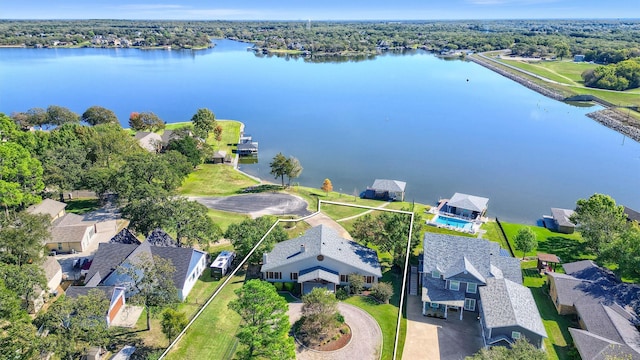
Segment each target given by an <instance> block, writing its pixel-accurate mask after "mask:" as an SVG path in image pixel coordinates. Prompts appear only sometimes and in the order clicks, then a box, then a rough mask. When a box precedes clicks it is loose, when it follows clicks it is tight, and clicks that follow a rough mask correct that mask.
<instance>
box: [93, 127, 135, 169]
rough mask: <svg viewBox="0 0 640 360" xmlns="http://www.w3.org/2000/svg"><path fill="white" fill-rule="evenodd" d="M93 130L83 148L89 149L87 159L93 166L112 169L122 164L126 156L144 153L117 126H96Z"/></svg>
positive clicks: (131, 138) (132, 139)
mask: <svg viewBox="0 0 640 360" xmlns="http://www.w3.org/2000/svg"><path fill="white" fill-rule="evenodd" d="M93 129H94V133H93V135H92V137H91V138H90V139H89V140H88V141H87V144H86V145H85V146H86V147H87V148H88V149H89V154H88V158H89V159H90V160H91V161H92V162H93V163H94V164H97V165H99V166H103V167H107V168H112V167H115V166H117V165H118V164H120V163H122V162H123V159H124V158H125V157H126V156H128V155H131V154H135V153H138V152H143V151H144V150H142V149H140V147H139V146H138V144H137V142H136V140H135V139H134V138H133V137H131V136H129V134H128V133H127V132H126V131H125V130H124V129H122V127H120V125H119V124H111V123H108V124H98V125H96V126H94V127H93Z"/></svg>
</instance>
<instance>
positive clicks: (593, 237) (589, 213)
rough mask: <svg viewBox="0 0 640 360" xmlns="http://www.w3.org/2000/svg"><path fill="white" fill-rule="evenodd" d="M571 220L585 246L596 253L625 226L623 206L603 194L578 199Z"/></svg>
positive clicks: (598, 253) (614, 238)
mask: <svg viewBox="0 0 640 360" xmlns="http://www.w3.org/2000/svg"><path fill="white" fill-rule="evenodd" d="M571 221H572V222H573V223H574V224H576V230H578V231H579V232H580V234H581V235H582V238H583V239H585V240H586V245H587V247H588V248H589V249H590V250H591V251H592V252H593V253H595V254H596V255H600V254H601V253H602V252H603V250H604V249H605V248H606V247H607V246H608V244H609V243H610V242H613V241H615V240H616V238H617V237H618V236H619V235H620V233H621V232H622V231H623V230H624V228H625V226H626V216H625V214H624V207H623V206H618V205H616V202H615V200H613V198H611V197H610V196H609V195H603V194H594V195H591V197H589V199H580V200H578V201H577V206H576V210H575V212H574V214H573V215H572V216H571Z"/></svg>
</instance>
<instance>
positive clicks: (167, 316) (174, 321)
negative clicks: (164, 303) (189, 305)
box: [160, 308, 189, 341]
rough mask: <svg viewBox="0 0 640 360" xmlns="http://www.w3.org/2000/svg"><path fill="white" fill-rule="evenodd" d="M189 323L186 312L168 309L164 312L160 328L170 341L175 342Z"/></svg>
mask: <svg viewBox="0 0 640 360" xmlns="http://www.w3.org/2000/svg"><path fill="white" fill-rule="evenodd" d="M188 323H189V320H188V319H187V314H185V312H184V311H177V310H174V309H172V308H167V309H165V310H164V311H163V312H162V320H160V326H162V333H163V334H164V335H165V336H166V337H167V340H169V341H173V339H175V337H176V335H178V334H179V333H180V331H182V329H184V327H185V326H187V324H188Z"/></svg>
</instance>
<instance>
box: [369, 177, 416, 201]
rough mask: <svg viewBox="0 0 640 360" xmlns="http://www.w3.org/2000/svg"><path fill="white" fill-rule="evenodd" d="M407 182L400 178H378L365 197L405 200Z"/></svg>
mask: <svg viewBox="0 0 640 360" xmlns="http://www.w3.org/2000/svg"><path fill="white" fill-rule="evenodd" d="M406 187H407V183H406V182H404V181H399V180H387V179H376V180H375V181H374V182H373V185H371V186H370V187H368V188H367V190H366V191H365V192H364V196H363V197H364V198H365V199H376V200H385V201H387V200H390V201H395V200H398V201H404V189H405V188H406Z"/></svg>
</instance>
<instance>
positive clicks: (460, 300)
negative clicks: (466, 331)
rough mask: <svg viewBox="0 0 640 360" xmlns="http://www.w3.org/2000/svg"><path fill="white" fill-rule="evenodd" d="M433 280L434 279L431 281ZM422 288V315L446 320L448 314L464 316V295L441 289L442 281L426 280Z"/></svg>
mask: <svg viewBox="0 0 640 360" xmlns="http://www.w3.org/2000/svg"><path fill="white" fill-rule="evenodd" d="M433 280H435V279H433ZM423 286H424V287H423V288H422V315H424V316H430V315H431V316H432V317H441V318H443V319H446V318H447V317H448V316H449V313H450V312H458V313H460V315H459V316H460V320H462V318H463V314H464V296H465V295H464V293H463V292H460V291H452V290H449V289H444V288H442V281H438V280H436V281H432V279H430V278H428V277H427V278H426V279H425V281H424V284H423Z"/></svg>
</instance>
